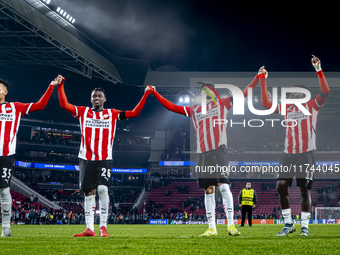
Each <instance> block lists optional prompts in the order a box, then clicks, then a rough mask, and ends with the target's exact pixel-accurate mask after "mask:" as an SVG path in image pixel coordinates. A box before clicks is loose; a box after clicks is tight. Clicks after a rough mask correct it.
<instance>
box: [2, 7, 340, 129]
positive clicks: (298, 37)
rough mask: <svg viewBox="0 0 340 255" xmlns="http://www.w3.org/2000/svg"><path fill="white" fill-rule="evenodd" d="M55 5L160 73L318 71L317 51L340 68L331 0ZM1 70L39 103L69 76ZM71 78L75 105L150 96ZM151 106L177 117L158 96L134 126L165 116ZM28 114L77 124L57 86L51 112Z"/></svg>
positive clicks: (126, 105) (103, 41)
mask: <svg viewBox="0 0 340 255" xmlns="http://www.w3.org/2000/svg"><path fill="white" fill-rule="evenodd" d="M51 2H52V8H53V7H54V8H56V7H58V6H60V7H61V8H63V9H64V10H65V11H67V12H68V13H70V14H71V15H72V16H73V17H75V19H76V23H75V26H76V28H77V29H79V30H80V31H82V32H83V33H84V34H86V35H87V36H88V37H89V38H91V39H92V40H94V41H95V42H97V43H98V44H99V45H100V46H102V47H103V48H104V49H105V50H107V51H108V52H110V53H111V54H114V55H117V56H120V57H128V58H133V59H144V60H147V61H150V66H151V68H152V69H154V70H157V68H158V67H161V66H163V65H172V66H175V67H177V68H178V69H179V70H181V71H251V72H256V71H257V70H258V69H259V67H261V66H262V65H265V66H266V69H267V70H268V71H269V72H270V71H313V70H314V69H313V67H312V65H311V64H310V56H311V54H315V55H316V56H318V57H319V58H320V59H321V61H322V68H323V69H324V71H338V72H339V71H340V64H339V60H338V57H339V50H338V49H339V45H340V40H339V39H338V38H339V36H338V31H339V28H338V24H339V22H336V17H337V15H336V13H335V11H333V12H332V9H334V10H336V9H337V6H330V5H327V4H326V3H325V2H323V4H322V5H321V4H320V3H319V5H318V6H316V5H314V4H310V5H303V6H302V5H301V4H300V5H299V6H294V5H290V4H287V2H285V4H283V3H281V2H279V3H277V2H273V3H272V4H271V5H266V4H265V3H261V4H259V3H256V4H249V3H247V4H246V3H245V2H243V1H242V2H239V3H238V2H227V1H224V2H221V1H209V2H208V1H200V0H196V1H193V0H192V1H189V0H173V1H168V0H163V1H152V0H115V1H111V0H96V1H93V0H72V1H67V0H52V1H51ZM333 3H334V4H335V2H333ZM0 73H1V78H2V79H4V80H7V81H9V82H10V84H11V89H10V93H9V95H8V96H7V97H6V98H7V100H9V101H21V102H32V101H33V102H34V101H37V100H38V99H39V98H40V96H41V95H42V94H43V92H44V91H45V89H46V87H47V86H48V84H49V82H50V81H51V80H52V79H53V78H54V77H56V76H57V75H58V74H64V73H63V70H59V69H58V70H55V71H53V70H52V71H51V72H50V73H41V72H32V71H27V70H20V72H19V74H20V75H18V69H16V68H9V67H4V66H2V68H1V72H0ZM27 77H30V78H29V79H28V78H27ZM65 77H66V82H65V90H66V94H67V97H68V99H69V102H70V103H72V104H75V105H90V92H91V90H92V89H93V88H94V87H103V88H105V90H106V91H107V94H108V100H107V102H106V104H105V107H107V108H111V107H112V108H117V109H121V110H130V109H133V107H135V105H136V104H137V103H138V101H139V99H140V98H141V96H142V94H143V92H142V91H141V90H140V89H139V88H136V87H135V86H130V84H128V85H126V84H123V85H122V84H117V85H114V86H112V84H108V83H107V82H103V81H95V80H90V79H86V78H84V77H81V76H79V75H68V74H66V75H65ZM132 85H133V84H132ZM32 88H34V89H32ZM122 98H124V100H122ZM148 111H154V112H158V115H157V116H160V118H161V117H162V116H164V114H169V116H175V115H173V114H171V113H169V112H167V111H166V110H165V109H164V108H163V107H160V105H159V103H158V102H157V100H156V99H154V98H151V99H148V100H147V103H146V105H145V110H143V111H142V113H141V117H142V118H137V119H136V120H131V121H129V123H130V122H138V123H141V124H140V125H142V124H144V123H146V122H145V118H146V119H150V120H152V121H154V120H155V119H157V118H156V117H155V116H156V115H150V114H149V113H148ZM28 118H33V119H35V118H37V119H46V120H49V119H53V120H56V121H61V120H63V121H66V122H71V121H73V122H76V120H75V119H73V118H72V117H71V116H69V114H67V113H66V112H65V111H64V110H62V109H61V108H60V106H59V101H58V96H57V92H56V91H55V92H54V93H53V95H52V97H51V100H50V102H49V103H48V105H47V107H46V109H45V110H44V111H41V112H38V113H34V114H32V116H29V117H28ZM183 118H185V117H183ZM150 123H151V124H152V123H153V122H150ZM152 125H154V124H152ZM157 125H158V124H157ZM159 125H161V124H159ZM153 128H155V126H153Z"/></svg>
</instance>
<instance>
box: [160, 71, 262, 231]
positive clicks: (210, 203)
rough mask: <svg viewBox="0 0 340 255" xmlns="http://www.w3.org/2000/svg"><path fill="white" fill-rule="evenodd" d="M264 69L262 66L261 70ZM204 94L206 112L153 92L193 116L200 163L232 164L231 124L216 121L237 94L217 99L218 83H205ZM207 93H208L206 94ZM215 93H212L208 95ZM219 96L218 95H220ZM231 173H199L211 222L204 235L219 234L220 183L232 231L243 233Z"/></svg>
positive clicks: (168, 105) (167, 104)
mask: <svg viewBox="0 0 340 255" xmlns="http://www.w3.org/2000/svg"><path fill="white" fill-rule="evenodd" d="M260 70H261V69H260ZM258 82H259V79H258V75H256V77H255V78H254V79H253V81H252V82H251V83H250V84H249V85H248V86H247V87H246V88H245V89H244V90H243V95H244V96H245V97H246V96H247V93H248V88H252V89H254V88H255V87H256V85H257V84H258ZM201 90H202V92H201V96H207V111H206V114H205V115H204V114H202V112H201V111H202V107H201V106H199V105H194V106H180V105H175V104H173V103H172V102H170V101H169V100H167V99H165V98H164V97H162V96H161V95H160V94H159V93H158V92H157V91H155V92H154V93H153V95H154V96H155V98H156V99H157V100H158V101H159V102H160V103H161V104H162V105H163V106H164V107H165V108H166V109H168V110H170V111H173V112H175V113H179V114H182V115H184V116H187V117H191V118H192V120H193V124H194V127H195V129H196V142H197V160H196V161H197V163H196V165H197V166H201V167H207V168H208V167H209V166H214V167H215V166H216V165H218V166H221V167H223V166H226V167H227V166H228V165H229V161H228V153H227V123H224V122H223V124H218V125H214V124H213V122H214V120H217V119H223V120H225V119H227V115H228V112H229V110H230V109H231V107H232V105H233V97H227V98H222V99H221V100H220V99H219V98H218V100H215V98H214V99H213V98H212V97H211V96H213V97H215V96H217V97H218V95H217V93H216V91H215V89H214V84H213V83H211V82H205V83H201ZM205 93H207V94H205ZM208 95H211V96H208ZM216 99H217V98H216ZM229 183H230V182H229V179H228V173H221V172H216V173H214V174H212V173H210V174H209V173H208V174H207V173H203V171H202V172H201V171H200V172H198V185H199V187H200V188H204V189H205V198H204V201H205V210H206V216H207V219H208V223H209V228H208V229H207V230H206V231H205V232H204V233H203V234H202V235H200V236H202V237H203V236H216V235H217V231H216V223H215V210H216V205H215V186H218V188H219V190H220V192H221V194H222V200H223V205H224V210H225V213H226V215H227V219H228V233H229V234H230V235H233V236H237V235H239V234H240V232H239V231H238V230H237V229H236V228H235V225H234V220H233V217H234V203H233V194H232V193H231V191H230V187H229Z"/></svg>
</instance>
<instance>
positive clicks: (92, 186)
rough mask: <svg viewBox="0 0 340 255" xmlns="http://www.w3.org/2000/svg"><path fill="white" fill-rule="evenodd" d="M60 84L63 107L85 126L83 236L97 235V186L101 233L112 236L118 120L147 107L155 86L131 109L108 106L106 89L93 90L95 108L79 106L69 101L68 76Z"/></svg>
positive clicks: (81, 164) (81, 155) (81, 156)
mask: <svg viewBox="0 0 340 255" xmlns="http://www.w3.org/2000/svg"><path fill="white" fill-rule="evenodd" d="M60 78H61V79H62V83H61V84H60V85H59V86H58V93H59V101H60V106H61V108H63V109H65V110H66V111H67V112H69V113H70V114H71V115H72V116H73V117H75V118H77V119H78V120H79V123H80V129H81V134H82V136H81V145H80V151H79V155H78V157H79V168H80V173H79V184H80V189H81V190H83V191H84V193H85V205H84V207H85V221H86V230H85V231H84V232H82V233H80V234H75V235H74V236H75V237H79V236H96V233H95V231H94V211H95V208H96V196H95V195H96V189H97V190H98V195H99V207H100V228H99V231H100V236H101V237H108V236H109V234H108V233H107V215H108V208H109V203H110V201H109V194H108V187H109V178H110V176H111V168H112V166H111V165H112V146H113V141H114V137H115V132H116V122H117V121H120V120H125V119H129V118H135V117H138V115H139V113H140V112H141V110H142V109H143V107H144V104H145V101H146V98H147V97H148V96H149V95H150V94H151V93H152V92H153V89H152V88H151V86H148V87H146V89H145V92H144V96H143V97H142V99H141V100H140V102H139V103H138V104H137V106H136V107H135V108H134V109H133V110H131V111H120V110H116V109H105V108H104V103H105V102H106V95H105V91H104V90H103V89H101V88H95V89H93V90H92V93H91V103H92V108H91V107H85V106H75V105H73V104H70V103H68V101H67V98H66V95H65V92H64V81H65V78H64V77H62V76H60Z"/></svg>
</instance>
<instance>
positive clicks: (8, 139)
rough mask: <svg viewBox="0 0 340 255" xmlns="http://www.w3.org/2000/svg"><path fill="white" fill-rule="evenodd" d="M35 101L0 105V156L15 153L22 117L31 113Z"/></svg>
mask: <svg viewBox="0 0 340 255" xmlns="http://www.w3.org/2000/svg"><path fill="white" fill-rule="evenodd" d="M32 104H33V103H29V104H24V103H18V102H13V103H3V104H1V105H0V145H1V146H0V156H11V155H13V154H15V149H16V143H17V133H18V129H19V124H20V119H21V117H22V116H25V115H27V114H29V111H30V108H31V106H32Z"/></svg>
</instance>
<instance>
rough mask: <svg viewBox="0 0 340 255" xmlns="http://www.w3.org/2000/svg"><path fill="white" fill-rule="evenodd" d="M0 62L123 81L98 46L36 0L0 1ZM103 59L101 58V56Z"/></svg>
mask: <svg viewBox="0 0 340 255" xmlns="http://www.w3.org/2000/svg"><path fill="white" fill-rule="evenodd" d="M0 45H1V46H0V63H1V64H2V65H6V66H13V67H17V66H22V67H24V68H28V69H33V70H41V71H45V70H51V67H52V68H55V67H58V68H62V69H66V70H68V71H70V72H72V73H76V74H80V75H82V76H85V77H88V78H91V79H92V78H99V79H101V80H104V81H109V82H112V83H114V84H115V83H117V82H121V83H122V82H123V81H122V79H121V76H120V75H119V73H118V71H117V69H116V66H115V65H114V64H113V61H111V60H109V59H110V57H107V56H105V54H108V53H107V52H105V51H104V50H103V49H102V48H100V46H98V45H97V44H95V43H94V42H93V41H91V40H90V39H89V38H87V37H86V36H84V35H83V34H82V33H81V32H79V31H78V30H77V29H75V27H74V26H73V25H72V24H71V23H69V22H67V21H66V20H65V19H63V18H62V17H61V16H59V15H58V14H57V13H56V12H54V11H53V10H52V9H50V8H49V7H48V6H47V5H45V4H44V3H43V2H41V1H38V0H25V1H23V0H0ZM104 56H105V57H104Z"/></svg>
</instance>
